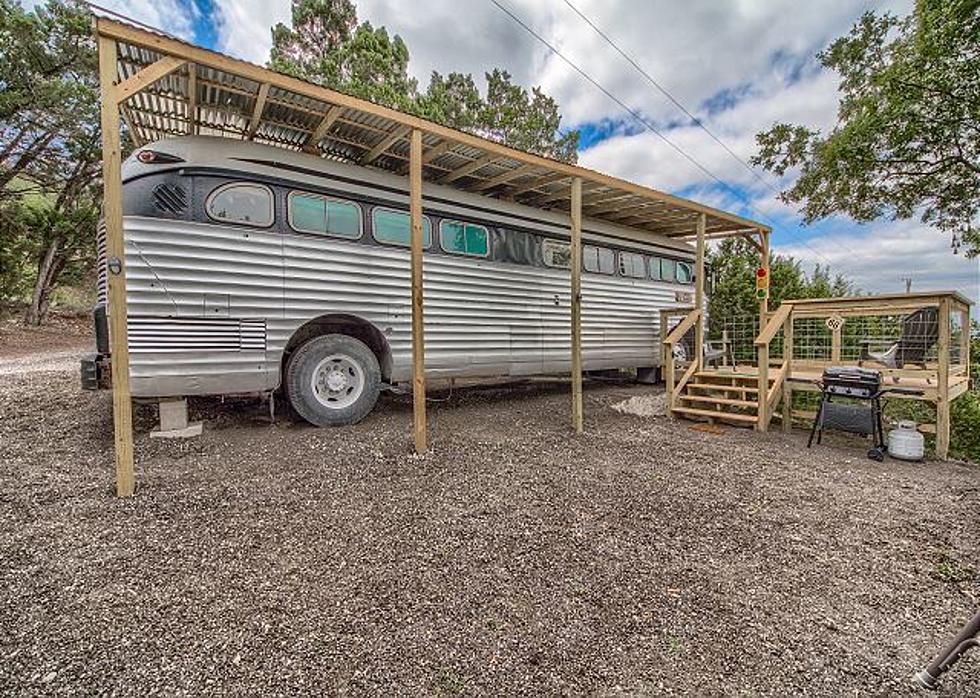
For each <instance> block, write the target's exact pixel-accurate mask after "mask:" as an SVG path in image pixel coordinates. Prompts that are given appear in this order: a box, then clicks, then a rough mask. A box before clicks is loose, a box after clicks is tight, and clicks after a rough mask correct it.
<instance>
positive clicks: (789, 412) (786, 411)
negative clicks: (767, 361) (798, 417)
mask: <svg viewBox="0 0 980 698" xmlns="http://www.w3.org/2000/svg"><path fill="white" fill-rule="evenodd" d="M783 302H785V301H783ZM783 364H784V365H785V366H786V371H785V373H784V374H783V431H784V432H785V433H787V434H788V433H789V432H790V431H792V430H793V383H792V382H791V381H790V378H791V377H792V375H793V310H792V309H790V311H789V315H787V316H786V322H785V323H784V324H783Z"/></svg>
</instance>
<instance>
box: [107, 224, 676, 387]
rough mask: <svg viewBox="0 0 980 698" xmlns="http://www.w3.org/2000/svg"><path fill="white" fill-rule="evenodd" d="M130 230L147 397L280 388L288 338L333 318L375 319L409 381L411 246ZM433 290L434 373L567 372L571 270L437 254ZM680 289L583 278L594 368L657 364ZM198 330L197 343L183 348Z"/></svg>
mask: <svg viewBox="0 0 980 698" xmlns="http://www.w3.org/2000/svg"><path fill="white" fill-rule="evenodd" d="M125 232H126V253H127V260H126V261H127V265H128V266H127V269H128V276H127V280H128V283H127V287H128V298H129V303H130V333H131V343H133V342H135V343H136V349H135V350H134V351H133V353H132V355H131V374H132V383H133V393H134V394H135V395H143V396H149V395H170V394H198V393H208V392H211V393H227V392H245V391H257V390H268V389H271V388H274V387H275V386H276V385H278V382H279V365H280V361H281V358H282V352H283V350H284V349H285V346H286V344H287V342H288V341H289V338H290V337H291V336H292V334H293V333H294V332H295V331H296V330H297V329H298V328H299V327H300V326H302V325H303V324H305V323H306V322H308V321H310V320H312V319H314V318H316V317H318V316H320V315H324V314H328V313H344V314H351V315H356V316H358V317H361V318H363V319H365V320H367V321H369V322H371V323H373V324H374V325H375V326H376V327H377V328H378V329H379V330H380V331H381V332H382V333H383V334H384V335H385V336H386V337H387V339H388V342H389V344H390V347H391V351H392V355H393V361H394V371H393V375H392V378H393V380H396V381H399V380H405V379H407V378H408V377H409V376H410V373H411V302H410V274H409V253H408V250H407V249H405V248H399V247H384V246H366V245H358V244H352V243H347V242H343V241H339V240H335V239H330V238H315V237H307V236H298V235H279V234H276V233H262V232H256V231H252V230H245V229H241V228H234V227H230V226H220V225H211V224H201V223H185V222H181V221H170V220H163V219H150V218H139V217H127V218H126V220H125ZM424 285H425V333H426V337H425V345H426V366H427V370H428V371H429V372H430V373H431V374H433V375H443V376H451V375H454V376H466V375H493V374H512V375H527V374H533V373H541V372H552V371H562V370H568V368H569V366H570V358H569V354H570V350H571V342H570V338H569V333H570V324H569V273H568V272H567V271H560V270H552V269H542V268H536V267H526V266H522V265H515V264H502V263H495V262H488V261H485V260H474V259H472V258H464V257H450V256H446V255H427V256H426V257H425V261H424ZM677 288H678V287H677V286H676V285H672V284H663V283H656V282H652V281H642V280H631V279H624V278H620V277H606V276H597V275H591V274H585V275H583V285H582V291H583V310H582V335H583V359H584V365H585V367H586V368H589V369H592V368H611V367H615V366H624V367H628V366H649V365H657V364H658V363H659V352H658V349H657V342H658V339H659V337H658V331H659V328H658V326H657V324H658V310H659V309H660V308H663V307H670V306H674V305H678V304H677V303H676V301H675V292H676V290H677ZM215 316H219V317H220V318H221V319H219V318H218V317H215ZM161 318H170V319H168V320H167V321H166V322H162V321H161ZM184 323H186V324H184ZM239 323H240V324H239ZM262 323H264V326H265V332H264V334H265V343H264V344H263V343H262V342H260V341H259V340H258V336H259V334H260V329H259V327H260V325H261V324H262ZM192 326H193V332H197V333H198V334H193V332H189V333H188V336H187V337H184V338H182V339H181V338H178V335H179V332H180V329H179V328H181V327H185V328H187V327H192ZM192 335H193V336H192ZM236 341H238V342H239V347H240V350H239V351H231V350H230V348H231V346H232V345H233V344H234V343H235V342H236ZM168 342H170V344H168Z"/></svg>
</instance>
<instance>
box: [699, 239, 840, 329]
mask: <svg viewBox="0 0 980 698" xmlns="http://www.w3.org/2000/svg"><path fill="white" fill-rule="evenodd" d="M705 266H706V268H707V269H708V271H709V274H710V276H711V279H712V292H711V294H710V296H709V299H708V332H709V336H711V337H720V336H721V331H722V329H723V328H724V326H725V322H726V321H730V320H731V319H732V318H737V317H751V318H755V317H757V316H758V314H759V301H758V300H756V297H755V270H756V268H757V267H758V266H759V253H758V252H757V251H756V249H755V247H753V246H752V245H751V244H750V243H749V242H748V241H747V240H743V239H741V238H727V239H725V240H723V241H722V242H721V244H720V245H718V247H717V248H715V249H714V250H709V251H708V256H707V258H706V259H705ZM853 293H855V288H854V286H853V284H852V283H851V282H850V281H848V279H847V278H846V277H844V276H842V275H840V274H838V275H836V276H834V277H831V274H830V270H829V269H828V268H826V267H821V266H819V265H818V266H817V267H816V268H815V269H814V270H813V273H812V274H810V275H809V276H807V274H806V272H804V271H803V268H802V267H801V265H800V263H799V262H798V261H797V260H795V259H793V258H792V257H788V256H783V255H778V254H777V255H773V256H772V258H771V259H770V260H769V305H770V307H773V308H775V307H778V306H779V304H780V303H782V302H783V300H786V299H793V298H835V297H839V296H846V295H850V294H853Z"/></svg>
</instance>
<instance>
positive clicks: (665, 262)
mask: <svg viewBox="0 0 980 698" xmlns="http://www.w3.org/2000/svg"><path fill="white" fill-rule="evenodd" d="M660 279H661V281H677V262H675V261H674V260H672V259H661V260H660Z"/></svg>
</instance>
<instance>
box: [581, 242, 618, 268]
mask: <svg viewBox="0 0 980 698" xmlns="http://www.w3.org/2000/svg"><path fill="white" fill-rule="evenodd" d="M582 265H583V266H584V268H585V271H591V272H593V273H595V274H614V273H615V272H616V255H615V253H614V252H613V251H612V250H610V249H609V248H608V247H596V246H595V245H584V246H583V247H582Z"/></svg>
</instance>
